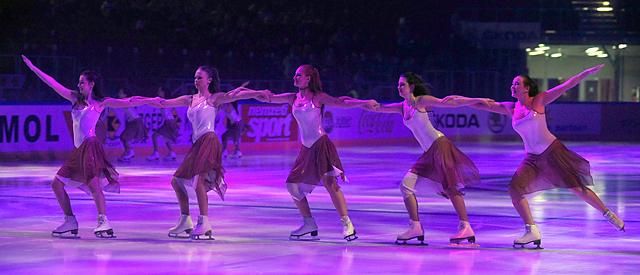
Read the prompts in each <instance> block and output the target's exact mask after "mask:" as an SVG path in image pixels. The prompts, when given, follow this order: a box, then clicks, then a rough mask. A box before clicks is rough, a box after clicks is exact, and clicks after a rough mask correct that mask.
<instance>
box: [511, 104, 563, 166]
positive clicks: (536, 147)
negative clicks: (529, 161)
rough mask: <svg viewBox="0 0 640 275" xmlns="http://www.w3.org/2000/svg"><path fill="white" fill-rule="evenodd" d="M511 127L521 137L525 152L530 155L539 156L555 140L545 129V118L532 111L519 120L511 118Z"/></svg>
mask: <svg viewBox="0 0 640 275" xmlns="http://www.w3.org/2000/svg"><path fill="white" fill-rule="evenodd" d="M511 126H512V127H513V129H514V130H515V131H516V132H517V133H518V134H519V135H520V137H522V141H523V142H524V150H525V152H527V153H530V154H536V155H538V154H541V153H542V152H544V150H546V149H547V147H549V145H551V143H553V141H554V140H556V137H555V136H554V135H553V134H551V132H549V129H548V128H547V120H546V116H545V115H544V114H541V113H538V112H536V111H534V110H530V111H529V113H528V114H526V115H525V116H524V117H523V118H521V119H518V120H515V119H513V118H512V119H511Z"/></svg>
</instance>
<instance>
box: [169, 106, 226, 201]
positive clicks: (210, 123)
mask: <svg viewBox="0 0 640 275" xmlns="http://www.w3.org/2000/svg"><path fill="white" fill-rule="evenodd" d="M216 109H217V108H216V107H214V106H211V105H209V104H208V103H207V100H203V101H202V102H200V103H198V104H197V105H195V106H191V104H190V105H189V108H188V109H187V118H188V119H189V121H190V122H191V126H192V128H193V135H192V141H193V146H192V147H191V149H190V150H189V152H187V155H186V156H185V157H184V160H183V161H182V164H181V165H180V167H178V170H177V171H176V172H175V174H173V176H174V177H175V178H176V180H177V181H178V182H179V183H181V184H184V185H187V186H190V187H192V188H195V187H196V186H195V183H196V182H197V177H198V176H199V175H201V174H205V180H204V183H205V184H206V188H207V191H210V190H214V191H215V192H216V193H217V194H218V195H219V196H220V198H221V199H222V200H224V194H225V192H226V190H227V185H226V183H225V182H224V175H223V173H224V169H223V168H222V146H221V145H220V141H219V140H218V137H217V136H216V134H215V132H214V127H215V120H216V113H217V110H216Z"/></svg>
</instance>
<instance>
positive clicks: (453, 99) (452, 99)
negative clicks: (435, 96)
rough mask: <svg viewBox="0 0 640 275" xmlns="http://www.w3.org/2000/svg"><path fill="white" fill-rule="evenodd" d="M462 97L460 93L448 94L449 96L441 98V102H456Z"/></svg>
mask: <svg viewBox="0 0 640 275" xmlns="http://www.w3.org/2000/svg"><path fill="white" fill-rule="evenodd" d="M461 98H462V96H459V95H448V96H445V97H444V98H442V99H441V100H440V102H442V103H447V102H456V101H458V100H460V99H461Z"/></svg>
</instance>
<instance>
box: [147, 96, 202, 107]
mask: <svg viewBox="0 0 640 275" xmlns="http://www.w3.org/2000/svg"><path fill="white" fill-rule="evenodd" d="M146 104H149V105H151V106H153V107H156V108H173V107H181V106H189V104H191V96H190V95H183V96H180V97H176V98H172V99H164V98H161V97H156V98H152V99H150V100H148V101H147V102H146Z"/></svg>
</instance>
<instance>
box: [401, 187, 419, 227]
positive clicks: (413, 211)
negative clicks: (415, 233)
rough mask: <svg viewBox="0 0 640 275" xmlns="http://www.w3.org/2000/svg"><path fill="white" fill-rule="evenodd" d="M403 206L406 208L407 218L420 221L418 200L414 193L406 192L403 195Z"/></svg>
mask: <svg viewBox="0 0 640 275" xmlns="http://www.w3.org/2000/svg"><path fill="white" fill-rule="evenodd" d="M404 207H405V208H407V213H409V219H411V220H412V221H420V215H419V214H418V200H417V199H416V195H415V194H408V195H407V196H405V197H404Z"/></svg>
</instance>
